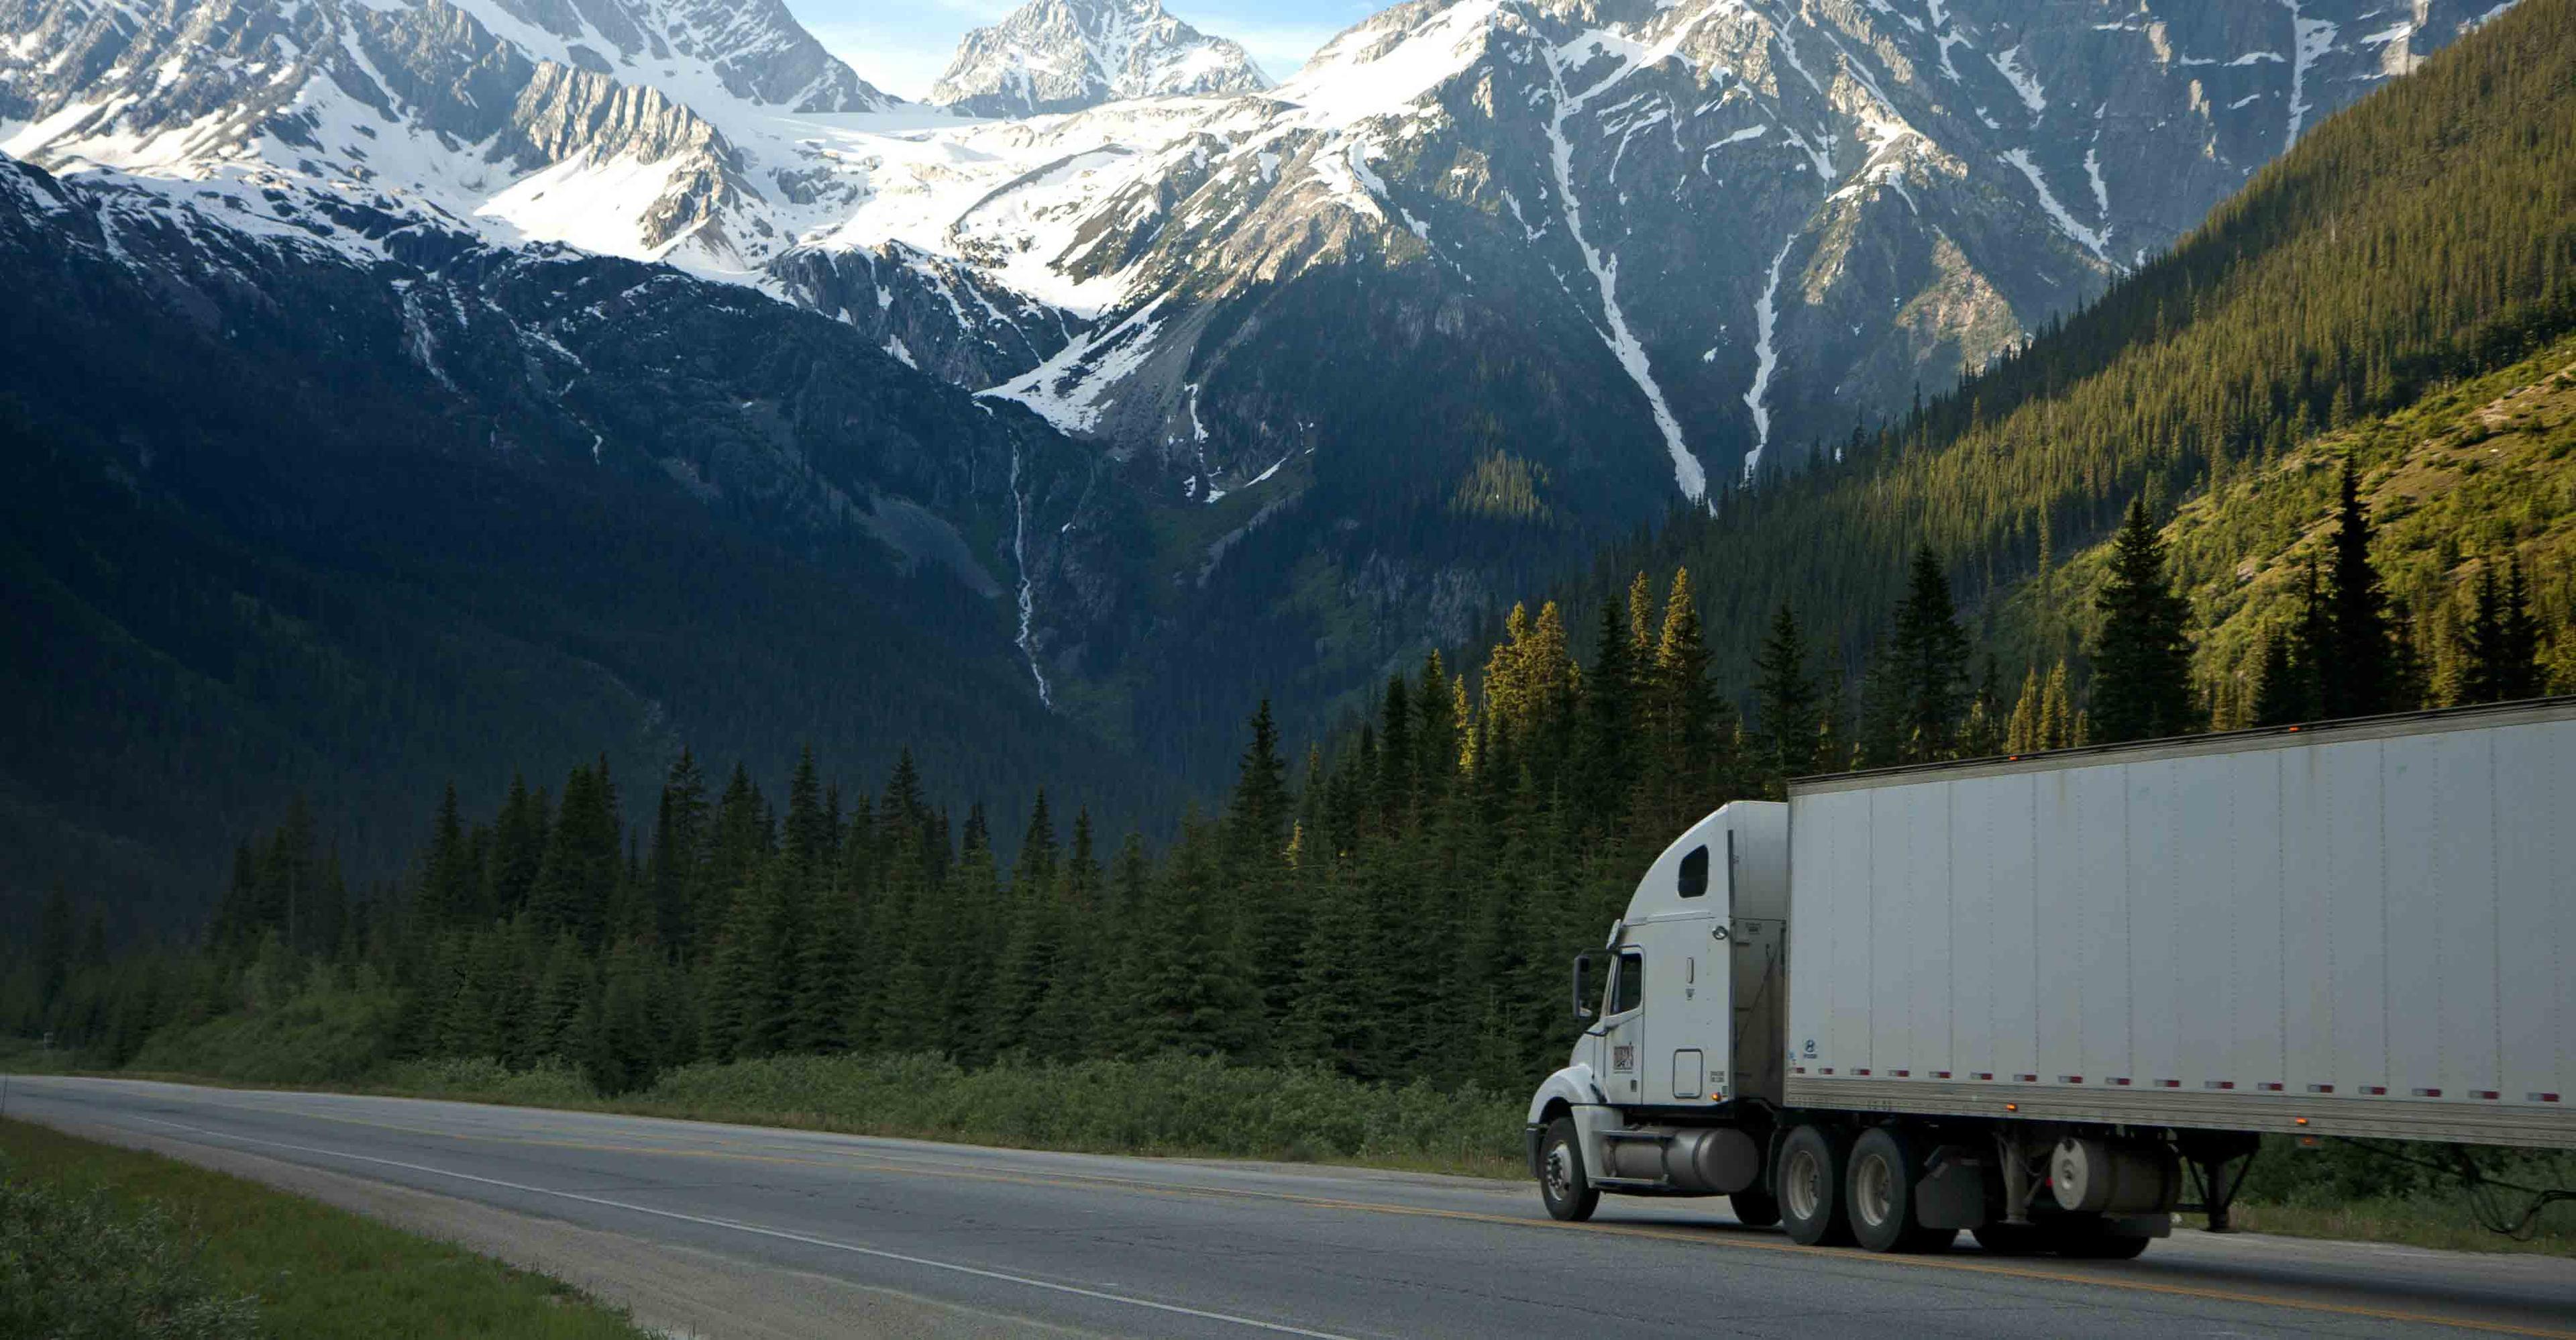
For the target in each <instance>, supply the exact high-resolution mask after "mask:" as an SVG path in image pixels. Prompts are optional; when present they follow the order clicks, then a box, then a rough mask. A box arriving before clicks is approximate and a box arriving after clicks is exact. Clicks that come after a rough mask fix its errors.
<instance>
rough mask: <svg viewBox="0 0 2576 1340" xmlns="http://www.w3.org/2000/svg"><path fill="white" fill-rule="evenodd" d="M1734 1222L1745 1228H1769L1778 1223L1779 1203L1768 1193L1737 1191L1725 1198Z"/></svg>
mask: <svg viewBox="0 0 2576 1340" xmlns="http://www.w3.org/2000/svg"><path fill="white" fill-rule="evenodd" d="M1726 1202H1727V1205H1728V1206H1729V1208H1731V1209H1733V1210H1734V1211H1735V1222H1737V1223H1739V1224H1742V1225H1744V1226H1745V1227H1746V1228H1769V1227H1770V1226H1772V1225H1773V1224H1776V1223H1778V1222H1780V1202H1779V1200H1778V1199H1777V1198H1775V1197H1774V1196H1773V1195H1772V1194H1771V1193H1770V1192H1768V1191H1738V1192H1736V1193H1735V1194H1733V1195H1731V1196H1728V1197H1727V1198H1726Z"/></svg>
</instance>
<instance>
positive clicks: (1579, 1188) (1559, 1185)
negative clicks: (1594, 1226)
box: [1538, 1117, 1601, 1224]
mask: <svg viewBox="0 0 2576 1340" xmlns="http://www.w3.org/2000/svg"><path fill="white" fill-rule="evenodd" d="M1538 1169H1539V1171H1538V1195H1539V1199H1541V1200H1543V1201H1546V1202H1547V1213H1548V1217H1549V1218H1552V1219H1557V1220H1562V1221H1563V1222H1565V1223H1569V1224H1579V1223H1582V1222H1583V1221H1584V1220H1586V1219H1589V1218H1591V1217H1592V1212H1593V1210H1595V1209H1597V1208H1599V1207H1600V1204H1601V1193H1600V1192H1598V1191H1595V1190H1593V1189H1592V1179H1591V1177H1589V1176H1587V1175H1586V1174H1585V1173H1584V1171H1583V1142H1582V1141H1580V1140H1578V1139H1576V1138H1575V1134H1574V1121H1573V1119H1572V1118H1570V1117H1558V1118H1557V1119H1556V1120H1554V1121H1551V1122H1549V1123H1548V1124H1547V1138H1546V1139H1545V1141H1543V1142H1542V1143H1541V1144H1540V1146H1539V1155H1538Z"/></svg>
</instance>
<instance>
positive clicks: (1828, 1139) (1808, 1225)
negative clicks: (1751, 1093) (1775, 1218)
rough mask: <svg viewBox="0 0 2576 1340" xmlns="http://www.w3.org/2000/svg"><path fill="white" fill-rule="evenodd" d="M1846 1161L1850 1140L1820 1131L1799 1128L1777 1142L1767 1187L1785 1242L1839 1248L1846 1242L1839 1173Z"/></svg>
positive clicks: (1847, 1224) (1848, 1228) (1846, 1214)
mask: <svg viewBox="0 0 2576 1340" xmlns="http://www.w3.org/2000/svg"><path fill="white" fill-rule="evenodd" d="M1850 1156H1851V1142H1850V1140H1848V1139H1847V1138H1845V1137H1844V1135H1843V1133H1842V1132H1840V1131H1837V1130H1833V1129H1831V1128H1828V1127H1824V1126H1801V1127H1799V1128H1798V1129H1796V1130H1794V1131H1791V1132H1789V1138H1788V1139H1786V1140H1783V1141H1781V1142H1780V1161H1779V1163H1778V1164H1777V1165H1776V1166H1774V1168H1773V1169H1772V1176H1771V1187H1772V1194H1773V1195H1775V1196H1778V1197H1779V1198H1780V1226H1781V1227H1782V1228H1785V1229H1787V1230H1788V1232H1789V1240H1790V1241H1791V1242H1795V1243H1800V1244H1802V1245H1805V1246H1809V1247H1828V1246H1831V1247H1839V1246H1841V1245H1843V1244H1844V1243H1847V1242H1850V1241H1851V1240H1852V1231H1851V1215H1850V1213H1849V1212H1848V1211H1846V1210H1845V1209H1844V1208H1843V1167H1844V1164H1845V1163H1846V1162H1847V1161H1848V1160H1849V1158H1850Z"/></svg>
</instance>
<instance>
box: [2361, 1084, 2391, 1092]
mask: <svg viewBox="0 0 2576 1340" xmlns="http://www.w3.org/2000/svg"><path fill="white" fill-rule="evenodd" d="M2361 1091H2362V1092H2363V1093H2386V1092H2388V1086H2387V1085H2385V1084H2364V1085H2362V1086H2361Z"/></svg>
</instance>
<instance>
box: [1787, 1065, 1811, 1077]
mask: <svg viewBox="0 0 2576 1340" xmlns="http://www.w3.org/2000/svg"><path fill="white" fill-rule="evenodd" d="M1789 1073H1790V1074H1792V1075H1803V1074H1805V1073H1807V1068H1806V1067H1805V1066H1802V1065H1793V1066H1791V1067H1789Z"/></svg>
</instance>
